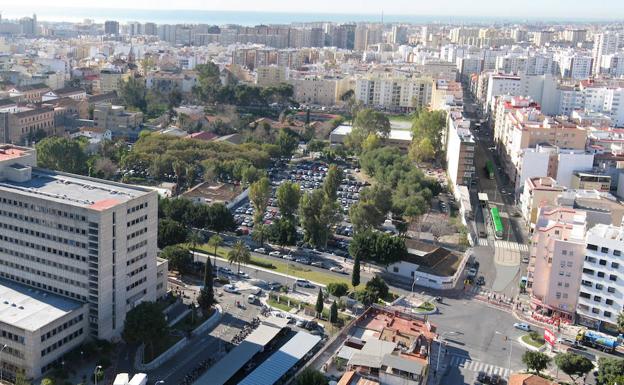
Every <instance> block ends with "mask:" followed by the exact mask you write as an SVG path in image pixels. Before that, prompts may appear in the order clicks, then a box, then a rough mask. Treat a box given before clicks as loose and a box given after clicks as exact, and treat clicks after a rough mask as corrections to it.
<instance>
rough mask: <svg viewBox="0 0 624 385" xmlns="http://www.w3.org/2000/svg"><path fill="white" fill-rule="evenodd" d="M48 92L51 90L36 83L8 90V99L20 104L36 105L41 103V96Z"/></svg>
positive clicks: (44, 85)
mask: <svg viewBox="0 0 624 385" xmlns="http://www.w3.org/2000/svg"><path fill="white" fill-rule="evenodd" d="M49 91H51V88H50V87H48V86H47V85H46V84H42V83H37V84H31V85H24V86H19V87H13V88H11V89H9V97H10V98H14V99H17V100H19V101H21V102H27V103H38V102H41V98H42V97H43V95H44V94H45V93H46V92H49Z"/></svg>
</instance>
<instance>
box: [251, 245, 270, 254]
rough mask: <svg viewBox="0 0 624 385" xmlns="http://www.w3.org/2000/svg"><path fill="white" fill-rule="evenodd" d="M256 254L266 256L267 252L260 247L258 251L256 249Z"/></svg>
mask: <svg viewBox="0 0 624 385" xmlns="http://www.w3.org/2000/svg"><path fill="white" fill-rule="evenodd" d="M254 253H260V254H266V253H267V252H266V249H265V248H264V247H258V248H257V249H254Z"/></svg>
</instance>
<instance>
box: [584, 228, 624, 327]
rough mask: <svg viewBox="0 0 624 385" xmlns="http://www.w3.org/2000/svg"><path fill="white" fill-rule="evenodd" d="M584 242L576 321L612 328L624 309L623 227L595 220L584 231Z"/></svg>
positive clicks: (587, 324)
mask: <svg viewBox="0 0 624 385" xmlns="http://www.w3.org/2000/svg"><path fill="white" fill-rule="evenodd" d="M586 243H587V248H586V250H585V261H584V264H583V273H582V275H581V287H580V290H579V298H578V305H577V307H576V312H577V315H578V319H577V320H578V323H580V324H582V325H586V326H588V327H591V328H595V329H603V330H608V331H611V332H616V331H617V327H616V325H617V317H618V315H619V314H620V312H622V309H624V278H622V277H624V260H623V258H622V251H623V250H624V227H622V226H621V225H604V224H598V225H596V226H594V227H593V228H591V229H590V230H588V231H587V237H586Z"/></svg>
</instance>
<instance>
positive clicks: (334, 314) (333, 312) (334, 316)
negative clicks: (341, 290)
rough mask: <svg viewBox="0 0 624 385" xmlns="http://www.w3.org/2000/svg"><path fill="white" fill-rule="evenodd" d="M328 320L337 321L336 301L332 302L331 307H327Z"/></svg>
mask: <svg viewBox="0 0 624 385" xmlns="http://www.w3.org/2000/svg"><path fill="white" fill-rule="evenodd" d="M329 322H330V323H332V324H335V323H337V322H338V305H337V304H336V301H335V300H334V302H332V304H331V307H330V308H329Z"/></svg>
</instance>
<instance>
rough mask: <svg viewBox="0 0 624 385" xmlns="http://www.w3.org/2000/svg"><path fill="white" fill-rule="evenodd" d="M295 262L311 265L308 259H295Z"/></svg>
mask: <svg viewBox="0 0 624 385" xmlns="http://www.w3.org/2000/svg"><path fill="white" fill-rule="evenodd" d="M295 262H297V263H303V264H304V265H309V264H310V260H309V259H307V258H297V259H295Z"/></svg>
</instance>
